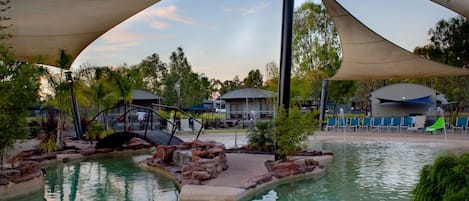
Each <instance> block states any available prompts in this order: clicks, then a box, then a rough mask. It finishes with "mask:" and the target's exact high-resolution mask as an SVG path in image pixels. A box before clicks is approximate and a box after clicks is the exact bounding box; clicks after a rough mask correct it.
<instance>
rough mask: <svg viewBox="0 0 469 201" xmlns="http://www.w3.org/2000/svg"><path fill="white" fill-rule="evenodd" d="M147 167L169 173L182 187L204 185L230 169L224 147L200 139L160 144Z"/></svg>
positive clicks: (147, 161) (148, 161)
mask: <svg viewBox="0 0 469 201" xmlns="http://www.w3.org/2000/svg"><path fill="white" fill-rule="evenodd" d="M146 164H147V165H149V166H153V167H158V168H162V169H164V170H166V171H168V172H169V173H170V174H171V175H172V176H173V177H174V178H176V180H177V181H178V182H179V183H180V184H182V185H185V184H204V182H205V181H207V180H209V179H213V178H216V177H217V175H218V174H220V173H221V172H222V171H224V170H226V169H227V168H228V165H227V161H226V153H225V145H223V144H220V143H217V142H213V141H211V142H202V141H199V140H195V141H193V142H184V143H182V144H180V145H159V146H157V147H156V152H155V154H153V157H151V158H148V159H147V160H146Z"/></svg>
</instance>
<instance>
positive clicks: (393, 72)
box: [323, 0, 469, 80]
mask: <svg viewBox="0 0 469 201" xmlns="http://www.w3.org/2000/svg"><path fill="white" fill-rule="evenodd" d="M323 3H324V5H325V7H326V8H327V10H328V12H329V15H330V16H331V17H332V19H333V21H334V23H335V26H336V29H337V32H338V34H339V37H340V43H341V46H342V64H341V66H340V68H339V69H338V70H337V72H336V74H335V75H334V76H333V77H331V78H330V79H331V80H379V79H397V78H424V77H442V76H458V75H469V70H468V69H463V68H457V67H453V66H449V65H445V64H441V63H438V62H434V61H431V60H429V59H426V58H423V57H420V56H418V55H415V54H412V53H411V52H409V51H407V50H405V49H403V48H401V47H399V46H397V45H395V44H393V43H392V42H390V41H388V40H386V39H385V38H383V37H382V36H380V35H378V34H377V33H375V32H373V31H372V30H371V29H369V28H368V27H366V26H365V25H364V24H362V23H361V22H360V21H358V20H357V19H356V18H355V17H353V16H352V15H351V14H350V13H349V12H348V11H347V10H345V9H344V8H343V7H342V6H341V5H340V4H339V3H338V2H337V1H335V0H323Z"/></svg>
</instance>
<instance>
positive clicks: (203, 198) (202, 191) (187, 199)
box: [140, 155, 332, 201]
mask: <svg viewBox="0 0 469 201" xmlns="http://www.w3.org/2000/svg"><path fill="white" fill-rule="evenodd" d="M314 159H315V160H317V161H320V162H321V164H324V163H330V162H331V161H332V156H330V155H326V156H318V157H314ZM140 166H141V167H142V168H144V169H146V170H151V171H155V172H158V173H162V174H164V175H166V176H167V177H168V178H170V179H172V180H174V183H176V185H177V186H178V188H180V193H179V201H195V200H197V201H211V200H224V201H241V200H248V199H250V198H252V197H254V196H255V195H256V194H257V193H260V192H262V191H265V190H267V189H270V188H273V187H275V186H277V185H280V184H283V183H287V182H292V181H301V180H305V179H311V178H314V177H319V176H321V175H323V174H324V171H325V170H324V169H323V168H315V169H314V170H313V171H311V172H306V173H303V174H298V175H292V176H288V177H284V178H280V179H279V178H275V177H273V179H272V180H271V181H269V182H266V183H263V184H260V185H257V186H256V187H254V188H249V189H244V188H235V187H222V186H206V185H184V186H181V185H180V184H179V182H178V180H177V178H176V177H174V175H173V174H172V173H171V172H169V171H167V170H166V169H165V168H162V167H158V166H150V165H148V164H146V163H145V162H142V163H140Z"/></svg>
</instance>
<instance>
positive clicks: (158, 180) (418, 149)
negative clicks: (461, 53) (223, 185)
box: [23, 142, 443, 201]
mask: <svg viewBox="0 0 469 201" xmlns="http://www.w3.org/2000/svg"><path fill="white" fill-rule="evenodd" d="M312 147H313V148H315V149H324V150H330V151H332V152H334V154H335V155H334V161H333V162H332V163H331V164H329V165H327V168H326V173H325V175H323V176H322V177H320V178H317V179H308V180H304V181H299V182H292V183H289V184H283V185H279V186H277V187H275V188H274V189H271V190H267V191H265V192H262V193H260V194H259V195H258V196H257V197H256V198H255V199H254V200H262V201H287V200H292V201H303V200H304V201H306V200H307V201H310V200H320V201H322V200H324V201H341V200H351V201H359V200H382V201H394V200H409V192H410V191H411V190H412V187H413V186H414V184H415V183H416V182H417V180H418V174H419V171H420V169H421V168H422V167H423V165H425V164H430V163H432V161H433V160H434V158H435V157H436V156H438V155H439V154H443V152H442V151H440V150H441V146H440V145H431V144H427V145H423V144H415V143H400V142H399V143H398V142H357V143H347V144H343V143H324V144H314V145H312ZM146 157H148V155H140V156H131V155H122V156H116V155H114V156H106V157H100V158H96V159H91V160H86V161H82V162H69V163H63V164H62V163H58V164H57V165H55V166H52V167H49V168H47V169H46V171H47V174H46V177H45V191H44V194H43V195H41V194H38V195H31V196H29V197H27V198H25V199H23V200H44V197H45V199H46V200H48V201H62V200H70V201H75V200H85V201H92V200H123V201H127V200H138V201H140V200H164V201H173V200H177V198H178V190H177V188H176V185H175V184H174V183H173V182H172V181H171V180H170V179H168V178H166V177H165V176H163V175H159V174H157V173H154V172H148V171H144V170H142V169H141V168H140V167H138V166H137V163H138V161H141V160H143V159H144V158H146Z"/></svg>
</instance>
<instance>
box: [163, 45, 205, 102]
mask: <svg viewBox="0 0 469 201" xmlns="http://www.w3.org/2000/svg"><path fill="white" fill-rule="evenodd" d="M169 59H170V62H169V65H168V66H169V73H168V74H167V75H166V76H165V78H164V79H163V83H164V90H163V97H164V101H165V104H169V105H177V106H178V107H189V106H192V105H196V104H201V103H202V102H203V100H204V99H207V98H208V97H210V94H211V92H210V82H209V79H208V78H207V77H206V76H204V75H199V74H197V73H194V72H193V71H192V69H191V68H192V67H191V65H190V64H189V61H188V59H187V57H186V55H185V53H184V50H183V49H182V48H181V47H178V48H177V49H176V51H174V52H173V53H172V54H171V56H170V58H169Z"/></svg>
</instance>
